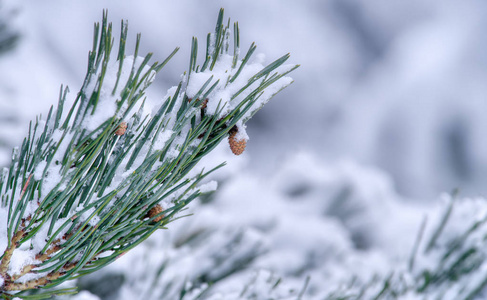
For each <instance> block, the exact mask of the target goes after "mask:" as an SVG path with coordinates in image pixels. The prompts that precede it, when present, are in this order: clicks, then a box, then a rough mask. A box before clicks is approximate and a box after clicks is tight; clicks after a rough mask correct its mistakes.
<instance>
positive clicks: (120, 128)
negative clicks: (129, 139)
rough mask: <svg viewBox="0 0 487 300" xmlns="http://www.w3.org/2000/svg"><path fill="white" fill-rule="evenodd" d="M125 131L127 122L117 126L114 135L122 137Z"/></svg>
mask: <svg viewBox="0 0 487 300" xmlns="http://www.w3.org/2000/svg"><path fill="white" fill-rule="evenodd" d="M125 131H127V122H122V123H120V125H118V128H117V131H115V134H116V135H118V136H122V135H124V134H125Z"/></svg>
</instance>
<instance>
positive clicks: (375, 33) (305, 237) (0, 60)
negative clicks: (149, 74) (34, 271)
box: [0, 0, 487, 299]
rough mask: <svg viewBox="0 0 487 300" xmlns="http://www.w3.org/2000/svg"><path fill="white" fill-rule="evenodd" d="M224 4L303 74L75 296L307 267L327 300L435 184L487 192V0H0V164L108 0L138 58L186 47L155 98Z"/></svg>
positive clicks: (426, 210)
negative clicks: (141, 241)
mask: <svg viewBox="0 0 487 300" xmlns="http://www.w3.org/2000/svg"><path fill="white" fill-rule="evenodd" d="M220 7H224V8H225V14H226V17H230V18H231V20H232V21H238V22H239V25H240V30H241V45H242V48H243V49H245V50H246V49H247V47H248V46H249V45H250V43H251V42H253V41H255V42H256V44H257V46H258V48H257V52H258V53H265V55H266V57H267V62H270V61H272V60H273V59H275V58H278V57H280V56H281V55H283V54H285V53H287V52H290V53H291V62H292V63H299V64H301V67H300V68H299V69H298V70H296V71H295V72H293V74H291V76H292V77H293V78H294V80H295V83H294V84H293V85H291V86H290V87H289V88H287V89H286V90H284V91H283V92H281V93H280V94H278V95H277V96H276V97H275V98H274V99H273V100H272V101H271V102H270V103H269V104H268V105H267V106H266V107H265V108H264V109H263V110H261V111H260V113H258V114H257V115H256V117H255V118H254V119H252V120H251V121H250V122H249V123H248V125H249V128H248V133H249V136H250V141H249V143H248V145H247V151H246V152H245V154H244V155H243V157H239V158H235V157H232V155H231V154H230V152H229V150H228V149H227V147H226V145H225V147H220V148H219V149H218V150H217V153H216V154H215V155H214V156H212V157H211V158H209V159H208V161H209V162H210V163H212V162H217V161H220V160H222V157H223V159H224V160H227V161H228V162H229V166H227V167H226V168H225V169H224V170H222V171H220V173H219V174H217V175H216V177H217V179H218V180H219V182H220V187H221V188H220V189H219V191H217V192H216V193H215V194H214V195H211V196H208V198H207V199H203V200H204V201H203V200H202V201H200V203H196V204H195V205H194V207H193V211H194V213H195V216H193V217H190V218H186V219H184V220H181V221H179V222H175V223H174V226H173V228H170V229H171V230H169V231H167V232H163V233H160V234H158V235H155V236H154V237H153V238H152V239H151V240H150V241H148V242H147V243H146V244H145V245H144V246H141V247H140V248H139V249H136V250H134V253H133V254H132V253H131V254H129V255H127V258H125V257H124V258H123V259H122V260H121V261H120V263H116V264H114V265H113V267H110V268H108V269H107V270H103V271H101V272H100V273H98V274H94V275H93V276H91V277H89V278H87V279H84V280H81V282H80V284H81V287H82V288H85V289H88V290H90V291H91V293H92V294H88V292H86V293H84V294H81V295H80V296H78V298H79V299H97V297H100V298H101V299H163V298H161V296H160V295H166V296H167V295H175V293H177V292H176V291H178V292H179V290H180V289H181V286H180V284H182V283H183V282H184V281H185V280H187V281H188V282H192V284H193V285H195V284H204V283H215V284H214V285H213V286H212V287H211V289H213V291H209V294H208V295H210V296H206V297H213V298H211V299H238V298H237V296H238V295H239V293H238V292H237V294H236V295H237V296H235V297H234V298H232V297H233V296H229V295H233V294H232V293H235V292H236V290H238V289H239V288H244V286H245V284H244V283H245V282H246V280H249V282H250V283H249V284H248V285H247V286H250V288H247V290H246V291H245V292H246V293H251V292H252V287H254V288H255V293H256V295H257V294H258V293H259V292H262V290H266V288H267V286H266V284H267V285H268V286H273V284H271V283H272V280H275V278H279V277H282V278H283V282H285V283H286V284H289V285H290V286H291V288H292V289H295V290H299V289H300V288H301V287H302V286H303V285H304V284H305V282H306V278H307V276H308V275H311V277H310V278H311V279H310V281H309V284H308V288H307V290H306V295H307V296H309V297H316V299H324V297H325V296H326V295H329V294H330V293H331V292H332V291H334V290H336V289H338V287H339V286H340V283H341V282H348V281H350V280H351V278H352V277H353V276H354V275H356V276H358V277H357V278H360V276H362V279H363V281H367V279H364V278H367V277H368V276H369V277H371V278H372V276H373V275H374V274H386V273H387V272H388V271H390V269H391V268H392V267H391V266H394V265H395V262H397V261H404V257H407V256H409V255H410V253H411V251H412V249H413V245H414V241H415V238H416V236H417V234H418V231H419V228H420V225H421V222H422V220H423V217H424V215H425V214H429V215H433V216H434V215H435V214H436V215H439V214H440V211H441V209H440V208H439V207H437V206H438V205H439V204H438V203H443V204H440V206H441V205H443V206H444V205H445V204H444V202H441V201H439V199H440V197H439V195H440V194H441V193H442V192H450V191H452V190H453V189H455V188H458V189H459V190H460V191H461V195H462V196H471V197H477V196H480V197H481V196H485V194H486V192H487V184H486V183H487V138H486V136H487V118H486V117H485V114H486V112H487V84H486V82H487V51H486V49H487V39H485V37H484V36H485V28H486V27H487V3H486V2H483V1H475V0H467V1H453V0H452V1H419V0H414V1H406V2H404V1H390V0H309V1H283V0H269V1H259V0H253V1H186V0H185V1H172V2H169V1H157V0H148V1H138V2H135V1H130V2H129V1H116V0H112V1H96V2H94V1H93V2H90V3H89V4H88V3H87V2H86V1H78V2H74V1H61V0H51V1H21V2H18V1H13V0H8V1H7V0H0V126H1V127H0V128H1V129H0V166H6V165H8V163H9V157H10V151H11V148H12V147H13V146H15V145H18V144H20V142H21V140H22V138H23V136H24V134H25V132H26V130H27V126H28V122H29V120H31V119H33V118H35V116H36V115H37V114H39V113H43V114H46V113H47V111H48V108H49V106H50V105H51V104H55V103H56V102H57V98H58V93H59V86H60V84H61V83H63V84H66V85H68V86H69V88H70V90H71V97H73V96H74V95H75V94H76V92H77V90H78V89H79V87H80V86H81V83H82V80H83V78H84V73H85V71H86V60H87V54H88V50H89V49H91V44H92V32H93V23H94V22H98V21H100V20H101V12H102V9H103V8H107V9H108V11H109V19H110V20H112V22H113V23H114V29H115V32H116V34H115V36H117V35H118V29H119V27H118V24H119V21H120V20H121V19H127V20H129V37H132V39H131V41H132V44H133V42H134V41H135V34H136V33H138V32H141V33H142V43H141V45H142V49H141V52H142V53H146V52H154V57H155V59H156V60H162V59H164V58H165V56H167V55H168V54H169V53H170V52H171V51H172V50H173V48H174V47H176V46H180V47H181V50H180V51H179V53H178V54H177V55H176V57H175V58H174V59H173V60H172V61H171V62H170V63H169V64H168V65H167V67H165V69H164V70H163V71H162V73H161V74H160V75H159V77H158V79H157V81H156V82H155V84H154V85H153V86H152V90H151V92H150V95H149V96H150V98H151V99H152V101H157V100H159V99H160V98H161V97H162V96H163V95H164V94H165V90H166V89H167V88H169V87H171V86H172V85H175V84H177V82H178V81H179V78H180V75H181V73H182V72H183V71H184V70H186V69H187V67H188V63H189V59H188V58H189V50H190V42H191V37H192V36H196V37H198V39H199V41H200V45H202V44H204V41H205V38H206V34H207V33H208V32H210V31H212V30H213V27H214V23H215V21H216V16H217V13H218V9H219V8H220ZM464 202H466V203H467V204H468V205H467V204H465V205H466V207H467V208H465V210H466V211H469V209H470V213H463V214H462V216H463V217H465V218H467V217H470V216H473V215H475V216H477V215H476V214H478V213H481V212H483V211H484V210H483V208H485V204H484V203H483V202H485V200H482V199H481V198H478V199H475V200H468V199H467V200H465V201H464ZM462 203H463V202H462ZM472 203H475V205H473V204H472ZM479 203H480V204H479ZM462 205H463V204H462ZM479 207H480V208H479ZM481 208H482V209H481ZM431 219H432V220H435V217H431ZM430 221H431V220H430ZM429 223H431V222H429ZM453 231H454V230H453ZM397 265H398V266H399V265H401V264H400V263H398V264H397ZM151 266H152V269H151V270H152V271H150V270H148V269H150V268H151ZM257 270H267V271H259V272H260V273H257V275H256V277H252V276H253V275H251V274H253V273H252V272H257ZM265 272H270V273H265ZM381 272H382V273H381ZM483 272H485V270H484V271H483ZM156 273H157V274H156ZM355 273H357V274H358V275H357V274H355ZM161 274H163V275H161ZM482 274H484V273H482ZM156 275H157V276H156ZM144 276H145V277H144ZM273 276H275V277H273ZM249 278H250V279H249ZM252 278H253V279H252ZM252 280H254V281H252ZM276 280H277V279H276ZM359 281H360V280H359ZM100 282H101V284H100ZM259 282H261V283H262V285H263V286H258V283H259ZM97 283H98V284H97ZM154 286H158V288H159V289H160V290H157V289H155V288H154ZM281 286H282V285H281ZM149 290H150V291H151V293H153V295H152V294H150V293H149V292H148V291H149ZM188 290H190V291H191V292H195V291H196V290H197V289H196V288H192V287H188ZM284 290H286V291H288V289H286V288H282V290H277V289H274V290H273V291H272V293H276V295H273V296H274V297H275V298H278V299H280V298H279V297H282V299H284V297H287V296H289V295H291V294H292V293H290V294H289V295H288V294H286V293H287V292H286V293H284V292H283V291H284ZM215 291H218V292H220V293H222V294H223V295H227V296H222V298H218V296H217V293H216V292H215ZM144 293H146V294H144ZM157 293H160V295H159V294H157ZM171 293H172V294H171ZM188 293H190V292H188ZM264 293H268V294H269V293H271V292H269V291H268V292H264ZM279 293H284V294H286V295H284V294H279ZM95 294H96V295H98V296H95ZM268 294H266V295H268ZM140 295H145V296H143V298H140V297H142V296H140ZM83 297H84V298H83ZM151 297H153V298H151ZM167 297H169V296H167ZM174 297H175V296H174ZM186 297H189V296H186ZM289 297H291V296H289ZM318 297H320V298H318ZM167 299H172V298H170V297H169V298H167ZM188 299H191V298H188ZM256 299H262V298H259V297H258V296H257V298H256ZM286 299H287V298H286ZM289 299H294V298H289ZM452 299H454V298H452Z"/></svg>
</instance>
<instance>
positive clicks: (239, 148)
mask: <svg viewBox="0 0 487 300" xmlns="http://www.w3.org/2000/svg"><path fill="white" fill-rule="evenodd" d="M237 133H238V128H237V126H233V128H232V129H231V130H230V136H229V137H228V143H229V144H230V149H231V150H232V152H233V154H235V155H240V154H242V153H243V152H244V150H245V147H246V146H247V141H246V140H245V139H241V140H237V138H236V135H237Z"/></svg>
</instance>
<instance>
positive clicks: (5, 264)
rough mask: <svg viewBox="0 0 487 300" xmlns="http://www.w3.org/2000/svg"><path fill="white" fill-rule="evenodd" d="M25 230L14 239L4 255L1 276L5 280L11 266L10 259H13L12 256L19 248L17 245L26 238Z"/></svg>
mask: <svg viewBox="0 0 487 300" xmlns="http://www.w3.org/2000/svg"><path fill="white" fill-rule="evenodd" d="M24 233H25V232H24V230H19V231H18V232H17V233H16V234H15V235H14V236H13V237H12V241H11V243H10V245H9V246H7V249H5V252H4V254H3V258H2V261H1V262H0V276H2V277H3V278H5V277H6V274H7V270H8V266H9V265H10V259H11V258H12V254H13V253H14V250H15V248H17V246H18V245H17V243H18V242H19V241H20V239H21V238H22V237H23V236H24Z"/></svg>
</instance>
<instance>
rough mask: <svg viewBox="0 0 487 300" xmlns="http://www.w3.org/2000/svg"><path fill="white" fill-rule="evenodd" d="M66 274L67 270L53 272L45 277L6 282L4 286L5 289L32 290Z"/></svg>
mask: <svg viewBox="0 0 487 300" xmlns="http://www.w3.org/2000/svg"><path fill="white" fill-rule="evenodd" d="M64 274H66V272H51V273H49V274H47V275H46V276H45V277H41V278H38V279H34V280H29V281H26V282H22V283H16V282H13V281H9V282H5V285H4V286H3V290H4V291H25V290H32V289H37V288H40V287H41V286H44V285H46V284H48V283H50V282H51V281H53V280H56V279H58V278H59V277H61V276H63V275H64Z"/></svg>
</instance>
